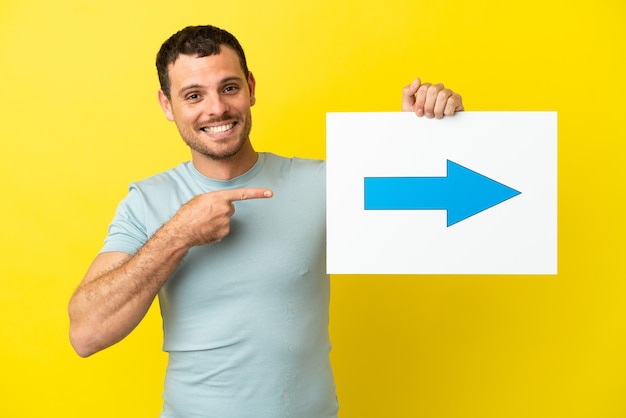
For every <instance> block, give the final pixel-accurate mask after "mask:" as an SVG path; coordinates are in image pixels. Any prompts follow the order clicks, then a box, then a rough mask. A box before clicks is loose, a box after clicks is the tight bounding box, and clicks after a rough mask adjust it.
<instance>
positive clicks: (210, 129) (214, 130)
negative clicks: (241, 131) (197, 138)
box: [200, 122, 237, 135]
mask: <svg viewBox="0 0 626 418" xmlns="http://www.w3.org/2000/svg"><path fill="white" fill-rule="evenodd" d="M236 124H237V122H231V123H227V124H226V125H219V126H205V127H204V128H200V130H201V131H202V132H204V133H207V134H209V135H211V134H220V133H222V132H226V131H230V130H231V129H233V128H234V127H235V125H236Z"/></svg>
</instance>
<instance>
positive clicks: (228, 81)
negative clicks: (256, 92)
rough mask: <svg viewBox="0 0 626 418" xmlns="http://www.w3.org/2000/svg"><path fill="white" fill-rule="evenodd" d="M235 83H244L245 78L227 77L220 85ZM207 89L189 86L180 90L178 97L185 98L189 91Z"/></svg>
mask: <svg viewBox="0 0 626 418" xmlns="http://www.w3.org/2000/svg"><path fill="white" fill-rule="evenodd" d="M233 81H237V82H243V78H241V77H239V76H230V77H225V78H223V79H222V80H220V85H223V84H228V83H231V82H233ZM204 88H205V87H204V86H203V85H202V84H197V83H195V84H189V85H187V86H184V87H182V88H181V89H180V90H178V95H179V96H181V97H182V96H184V95H185V93H186V92H187V91H189V90H195V89H204Z"/></svg>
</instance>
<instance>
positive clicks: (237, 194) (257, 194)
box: [220, 187, 274, 202]
mask: <svg viewBox="0 0 626 418" xmlns="http://www.w3.org/2000/svg"><path fill="white" fill-rule="evenodd" d="M220 193H222V195H223V196H224V198H225V199H226V200H227V201H229V202H235V201H237V200H248V199H267V198H270V197H272V196H273V195H274V193H273V192H272V190H270V189H266V188H262V187H261V188H256V187H244V188H240V189H232V190H222V191H221V192H220Z"/></svg>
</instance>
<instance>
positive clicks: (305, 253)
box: [69, 26, 463, 418]
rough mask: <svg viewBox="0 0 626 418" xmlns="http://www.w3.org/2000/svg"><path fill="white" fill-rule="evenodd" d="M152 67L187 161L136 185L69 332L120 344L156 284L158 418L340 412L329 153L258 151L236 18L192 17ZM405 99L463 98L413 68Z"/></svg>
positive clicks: (432, 111) (80, 344)
mask: <svg viewBox="0 0 626 418" xmlns="http://www.w3.org/2000/svg"><path fill="white" fill-rule="evenodd" d="M157 70H158V74H159V80H160V83H161V90H160V91H159V102H160V105H161V107H162V109H163V111H164V113H165V116H166V117H167V118H168V119H169V120H170V121H173V122H175V123H176V126H177V128H178V130H179V132H180V134H181V136H182V138H183V139H184V141H185V142H186V143H187V145H188V146H189V148H190V150H191V162H186V163H182V164H180V165H179V166H178V167H176V168H174V169H172V170H168V171H166V172H164V173H161V174H157V175H156V176H153V177H150V178H148V179H146V180H143V181H141V182H138V183H134V184H131V186H130V189H129V194H128V195H127V197H126V198H125V199H124V200H123V201H122V202H121V203H120V205H119V207H118V210H117V213H116V215H115V218H114V220H113V222H112V223H111V226H110V228H109V233H108V236H107V238H106V240H105V244H104V248H103V249H102V250H101V252H100V253H99V254H98V255H97V256H96V258H95V259H94V261H93V263H92V264H91V266H90V267H89V269H88V271H87V273H86V275H85V277H84V279H83V280H82V282H81V283H80V285H79V286H78V288H77V289H76V292H75V293H74V295H73V296H72V298H71V300H70V304H69V313H70V340H71V342H72V345H73V346H74V348H75V350H76V352H77V353H78V354H79V355H80V356H89V355H91V354H93V353H96V352H97V351H100V350H102V349H104V348H106V347H108V346H110V345H112V344H115V343H116V342H118V341H120V340H121V339H123V338H124V337H125V336H126V335H128V334H129V333H130V332H131V331H132V330H133V329H134V328H135V327H136V326H137V324H138V323H139V322H140V321H141V319H142V318H143V317H144V315H145V314H146V312H147V311H148V308H149V307H150V305H151V303H152V302H153V300H154V298H155V297H156V296H157V294H158V295H159V303H160V307H161V312H162V316H163V329H164V344H163V349H164V350H165V351H167V352H168V353H169V360H168V367H167V373H166V379H165V390H164V394H163V399H164V406H163V412H162V415H161V416H162V417H184V418H190V417H208V416H211V417H236V418H241V417H255V418H263V417H267V418H270V417H271V418H276V417H303V418H307V417H311V418H322V417H335V416H336V414H337V409H338V406H337V400H336V396H335V386H334V382H333V376H332V371H331V368H330V363H329V359H328V354H329V351H330V343H329V339H328V304H329V278H328V276H327V275H326V273H325V210H326V209H325V165H324V162H323V161H313V160H305V159H298V158H293V159H287V158H283V157H278V156H276V155H273V154H270V153H257V152H256V151H255V150H254V148H253V146H252V144H251V142H250V138H249V133H250V129H251V115H250V107H251V106H253V105H254V103H255V100H256V98H255V86H256V81H255V79H254V76H253V74H252V73H251V72H249V71H248V68H247V64H246V59H245V55H244V52H243V50H242V48H241V46H240V45H239V43H238V41H237V40H236V39H235V38H234V37H233V36H232V35H231V34H229V33H228V32H226V31H223V30H221V29H218V28H215V27H212V26H202V27H188V28H185V29H183V30H182V31H180V32H178V33H176V34H175V35H173V36H172V37H171V38H170V39H168V40H167V41H166V42H165V43H164V44H163V45H162V47H161V50H160V51H159V53H158V55H157ZM402 108H403V110H405V111H414V112H415V113H416V114H417V115H418V116H422V115H425V116H426V117H437V118H441V117H443V116H444V115H446V116H449V115H453V114H454V113H455V112H456V111H461V110H463V105H462V101H461V97H460V96H459V95H458V94H456V93H454V92H452V91H451V90H449V89H445V88H444V87H443V85H441V84H439V85H430V84H421V83H420V81H419V80H416V81H414V82H413V83H412V84H411V85H409V86H407V87H405V88H404V90H403V102H402ZM209 244H210V245H209Z"/></svg>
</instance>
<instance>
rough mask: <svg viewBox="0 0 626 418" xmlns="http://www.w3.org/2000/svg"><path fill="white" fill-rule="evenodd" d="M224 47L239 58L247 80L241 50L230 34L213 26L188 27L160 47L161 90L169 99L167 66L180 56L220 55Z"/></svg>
mask: <svg viewBox="0 0 626 418" xmlns="http://www.w3.org/2000/svg"><path fill="white" fill-rule="evenodd" d="M222 45H226V46H228V47H230V48H232V49H233V50H234V51H235V52H236V53H237V55H238V56H239V63H240V64H241V69H242V70H243V73H244V75H245V76H246V78H248V75H249V71H248V64H247V63H246V56H245V54H244V52H243V48H242V47H241V45H240V44H239V41H237V38H235V37H234V36H233V35H232V34H230V33H229V32H227V31H225V30H223V29H220V28H217V27H215V26H210V25H206V26H188V27H186V28H185V29H183V30H181V31H179V32H177V33H175V34H174V35H172V36H171V37H170V38H169V39H168V40H167V41H165V42H164V43H163V45H161V49H160V50H159V53H158V54H157V59H156V67H157V73H158V75H159V82H160V83H161V90H163V93H165V95H166V96H167V97H168V98H171V92H170V87H171V85H170V77H169V72H168V71H169V68H168V67H169V65H170V64H174V63H175V62H176V60H177V59H178V57H179V56H180V55H194V56H198V57H206V56H210V55H215V54H219V53H220V47H221V46H222Z"/></svg>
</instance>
